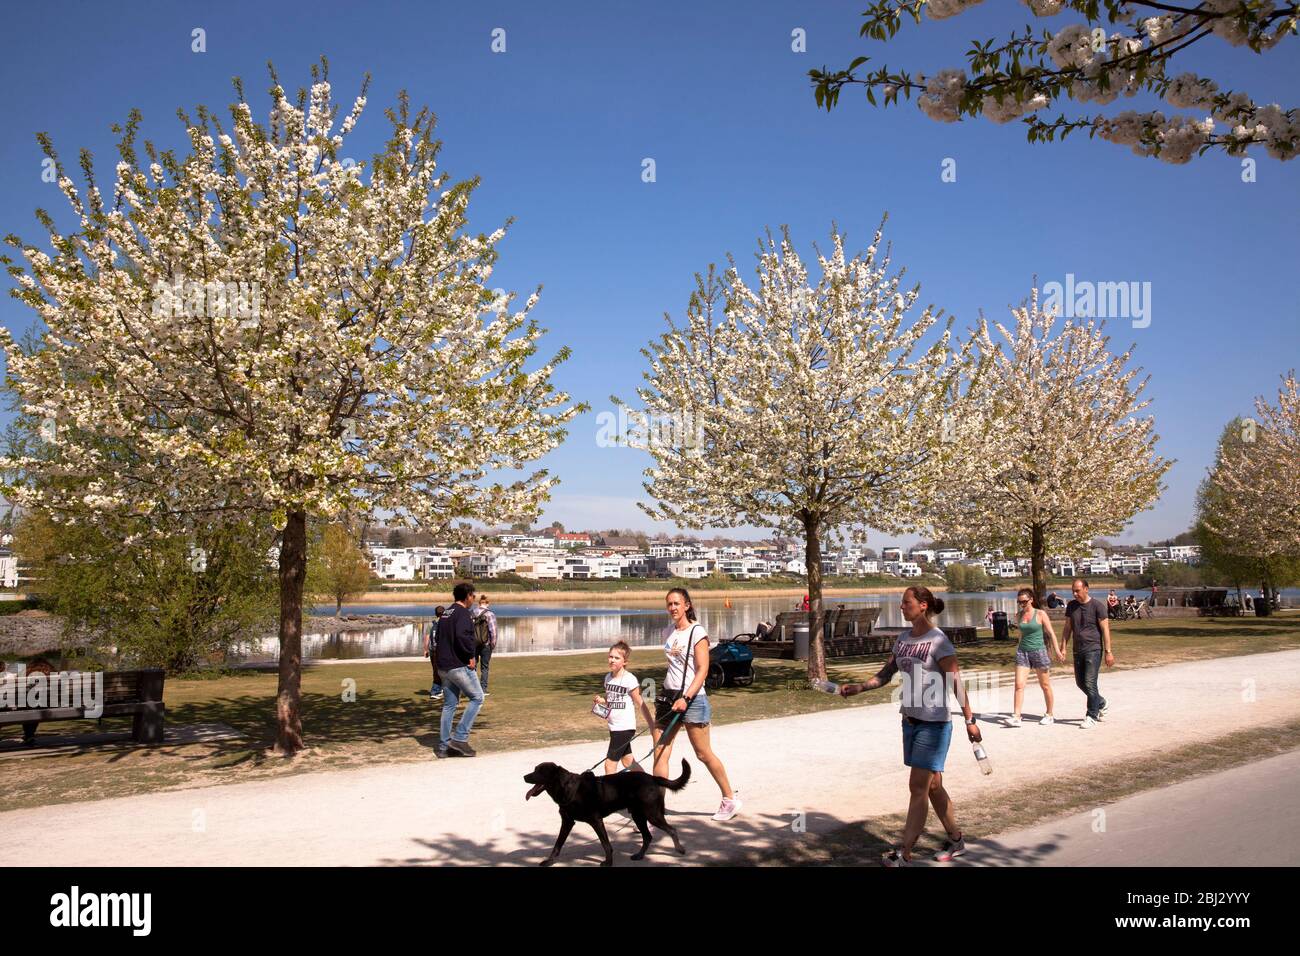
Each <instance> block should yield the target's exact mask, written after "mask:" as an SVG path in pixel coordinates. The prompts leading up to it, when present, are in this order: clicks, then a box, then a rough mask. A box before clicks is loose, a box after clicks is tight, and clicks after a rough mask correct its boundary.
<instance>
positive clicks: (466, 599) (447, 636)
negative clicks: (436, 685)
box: [437, 582, 483, 757]
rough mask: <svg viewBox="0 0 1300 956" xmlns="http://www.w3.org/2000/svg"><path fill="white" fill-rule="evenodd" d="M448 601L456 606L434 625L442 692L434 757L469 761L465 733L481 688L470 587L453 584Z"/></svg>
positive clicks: (478, 703) (470, 752)
mask: <svg viewBox="0 0 1300 956" xmlns="http://www.w3.org/2000/svg"><path fill="white" fill-rule="evenodd" d="M452 597H454V598H455V600H456V603H455V604H453V605H452V606H451V609H450V610H449V611H448V612H447V613H446V614H444V615H443V616H442V619H441V620H440V621H438V633H437V652H438V673H439V674H440V675H442V690H443V700H442V724H441V726H440V728H439V735H438V756H439V757H447V756H451V755H453V754H455V755H456V756H460V757H473V756H474V755H475V754H474V748H473V747H471V746H470V745H469V732H470V730H471V729H472V728H473V726H474V718H475V717H477V716H478V710H479V708H480V707H482V706H483V688H482V687H481V686H480V685H479V682H478V674H476V673H475V664H476V663H477V661H476V657H477V654H478V645H477V642H476V641H475V638H474V618H473V615H471V614H470V605H472V604H473V603H474V585H472V584H466V583H464V582H461V583H460V584H457V585H456V587H455V588H453V589H452ZM462 696H464V697H467V698H468V699H469V703H468V704H467V705H466V706H465V713H464V715H463V716H462V717H461V719H460V723H459V724H457V726H456V731H455V733H454V734H453V733H452V726H451V725H452V721H453V720H454V719H455V717H456V705H457V704H459V703H460V698H461V697H462Z"/></svg>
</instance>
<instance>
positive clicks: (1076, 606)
mask: <svg viewBox="0 0 1300 956" xmlns="http://www.w3.org/2000/svg"><path fill="white" fill-rule="evenodd" d="M1070 590H1071V591H1072V592H1073V593H1074V598H1073V600H1071V601H1070V603H1069V604H1067V605H1066V606H1065V627H1064V628H1062V630H1061V656H1062V657H1064V656H1065V649H1066V648H1067V647H1069V646H1070V638H1071V637H1074V638H1076V641H1075V646H1074V682H1075V683H1076V684H1077V685H1078V686H1079V690H1081V691H1083V692H1084V693H1085V694H1086V695H1087V696H1088V713H1087V716H1085V717H1084V718H1083V725H1082V729H1084V730H1090V729H1092V728H1093V727H1096V726H1097V721H1099V720H1102V719H1104V718H1105V716H1106V698H1105V697H1102V696H1101V691H1099V690H1098V689H1097V673H1098V671H1100V670H1101V662H1102V657H1103V654H1104V656H1105V660H1106V666H1107V667H1114V666H1115V655H1114V654H1112V653H1111V651H1110V621H1109V620H1107V615H1106V605H1105V604H1103V603H1102V602H1101V601H1098V600H1097V599H1096V598H1093V597H1090V596H1089V594H1088V582H1087V581H1085V580H1084V579H1083V578H1075V579H1074V583H1073V584H1072V585H1070Z"/></svg>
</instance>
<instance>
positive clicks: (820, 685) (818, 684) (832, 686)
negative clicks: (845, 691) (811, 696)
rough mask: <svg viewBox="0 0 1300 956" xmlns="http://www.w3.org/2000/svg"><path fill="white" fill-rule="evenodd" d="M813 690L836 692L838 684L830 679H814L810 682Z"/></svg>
mask: <svg viewBox="0 0 1300 956" xmlns="http://www.w3.org/2000/svg"><path fill="white" fill-rule="evenodd" d="M812 686H813V690H819V691H821V692H822V693H823V694H838V693H839V692H840V685H839V684H837V683H835V682H834V681H831V680H815V681H813V682H812Z"/></svg>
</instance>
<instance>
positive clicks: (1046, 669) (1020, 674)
mask: <svg viewBox="0 0 1300 956" xmlns="http://www.w3.org/2000/svg"><path fill="white" fill-rule="evenodd" d="M1016 626H1017V627H1019V628H1020V643H1019V644H1017V645H1016V693H1015V702H1014V704H1013V705H1012V712H1011V720H1009V721H1008V723H1009V724H1011V726H1012V727H1019V726H1020V705H1021V704H1023V703H1024V702H1025V684H1027V683H1028V682H1029V672H1030V671H1031V670H1032V671H1033V672H1034V673H1035V674H1037V675H1038V686H1039V687H1041V688H1042V689H1043V705H1044V706H1045V707H1046V708H1047V713H1045V714H1044V715H1043V719H1042V720H1040V721H1039V723H1040V724H1042V725H1043V726H1044V727H1046V726H1047V725H1048V724H1051V723H1052V722H1054V721H1055V720H1056V718H1055V717H1054V716H1053V715H1052V714H1053V710H1054V704H1055V701H1054V699H1053V697H1052V658H1051V657H1049V656H1048V654H1047V647H1046V644H1045V643H1044V641H1043V634H1044V633H1046V634H1047V636H1048V637H1049V638H1051V641H1052V655H1053V656H1055V657H1056V659H1057V660H1058V661H1063V660H1065V655H1064V654H1063V653H1061V645H1060V642H1058V641H1057V639H1056V631H1055V630H1053V629H1052V619H1051V618H1049V617H1048V616H1047V612H1046V611H1044V610H1043V609H1042V608H1040V607H1038V606H1037V605H1036V604H1035V603H1034V592H1033V589H1032V588H1021V589H1020V590H1019V591H1017V592H1016Z"/></svg>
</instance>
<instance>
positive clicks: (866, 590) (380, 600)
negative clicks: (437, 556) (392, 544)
mask: <svg viewBox="0 0 1300 956" xmlns="http://www.w3.org/2000/svg"><path fill="white" fill-rule="evenodd" d="M475 587H477V585H475ZM896 590H900V589H898V588H887V587H863V588H826V589H824V590H823V591H822V594H823V596H826V597H849V596H852V595H854V594H892V593H893V592H894V591H896ZM931 590H934V591H939V590H942V588H932V589H931ZM667 592H668V588H663V589H659V588H653V589H650V588H636V589H631V588H629V589H628V590H626V591H495V590H492V589H490V588H479V590H478V593H479V594H486V595H488V596H489V597H490V598H491V599H492V600H493V601H495V602H497V603H511V602H513V601H514V600H515V599H523V600H526V601H528V602H529V603H538V604H541V603H548V602H557V603H559V602H564V601H602V600H619V601H653V602H656V603H658V602H662V601H663V599H664V595H665V594H666V593H667ZM807 593H808V592H807V591H805V590H803V589H802V588H729V589H727V590H720V591H694V592H692V594H691V600H692V601H708V600H710V599H716V600H719V601H721V600H726V599H729V598H730V599H735V598H743V597H777V598H802V597H803V596H804V595H805V594H807ZM450 601H451V589H450V588H448V589H447V593H439V592H437V591H412V592H410V593H403V592H401V591H395V592H393V591H367V592H366V593H365V594H364V595H362V596H361V597H359V598H353V599H351V600H349V601H346V602H344V603H346V604H353V605H355V604H447V603H449V602H450Z"/></svg>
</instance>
